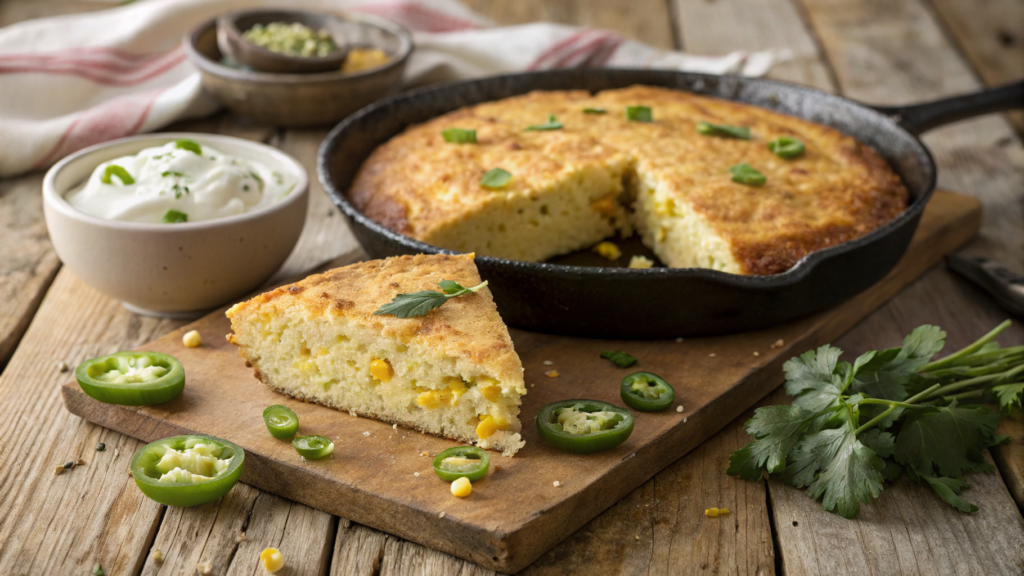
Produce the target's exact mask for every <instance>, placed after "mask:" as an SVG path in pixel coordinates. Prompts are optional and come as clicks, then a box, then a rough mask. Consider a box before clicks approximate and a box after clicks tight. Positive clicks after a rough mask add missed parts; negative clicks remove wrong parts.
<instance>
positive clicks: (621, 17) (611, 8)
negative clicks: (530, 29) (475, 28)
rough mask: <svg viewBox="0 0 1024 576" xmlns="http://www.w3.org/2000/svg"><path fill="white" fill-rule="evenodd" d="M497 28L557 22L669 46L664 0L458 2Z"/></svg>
mask: <svg viewBox="0 0 1024 576" xmlns="http://www.w3.org/2000/svg"><path fill="white" fill-rule="evenodd" d="M462 2H463V3H464V4H466V5H467V6H469V7H470V8H472V9H474V10H476V11H477V12H480V13H481V14H483V15H485V16H487V17H488V18H491V19H492V20H494V21H495V22H497V23H499V24H501V25H512V24H525V23H529V22H540V21H543V22H559V23H562V24H574V25H576V26H586V27H589V28H606V29H609V30H615V31H617V32H620V33H622V34H623V35H625V36H627V37H630V38H639V39H641V40H643V41H644V42H646V43H648V44H651V45H653V46H657V47H658V48H664V49H670V48H672V47H673V39H672V27H671V25H670V22H671V18H670V17H669V13H668V6H667V4H666V3H665V1H664V0H603V1H601V2H593V1H589V0H554V1H552V0H462Z"/></svg>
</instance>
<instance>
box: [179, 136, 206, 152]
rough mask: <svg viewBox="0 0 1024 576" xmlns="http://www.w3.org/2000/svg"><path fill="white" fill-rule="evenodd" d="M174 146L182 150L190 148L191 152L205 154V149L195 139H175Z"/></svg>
mask: <svg viewBox="0 0 1024 576" xmlns="http://www.w3.org/2000/svg"><path fill="white" fill-rule="evenodd" d="M174 147H175V148H178V149H181V150H188V151H189V152H193V153H195V154H196V155H199V156H202V155H203V149H202V148H201V147H200V146H199V144H198V143H197V142H196V141H195V140H185V139H184V138H182V139H181V140H175V141H174Z"/></svg>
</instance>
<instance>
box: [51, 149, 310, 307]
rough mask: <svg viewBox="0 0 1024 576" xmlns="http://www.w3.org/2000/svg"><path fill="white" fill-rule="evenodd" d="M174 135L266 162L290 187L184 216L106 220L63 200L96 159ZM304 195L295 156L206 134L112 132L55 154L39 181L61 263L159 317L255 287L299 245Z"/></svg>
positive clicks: (123, 153) (302, 173) (306, 195)
mask: <svg viewBox="0 0 1024 576" xmlns="http://www.w3.org/2000/svg"><path fill="white" fill-rule="evenodd" d="M178 138H188V139H190V140H195V141H196V142H198V143H199V144H200V145H209V146H212V147H214V148H216V149H218V150H220V151H221V152H223V153H225V154H230V155H233V156H239V157H243V158H248V159H252V160H255V161H257V162H262V163H264V164H266V165H267V166H269V167H271V168H272V169H273V170H276V171H278V172H280V173H282V174H287V175H290V176H292V177H293V178H295V179H296V181H297V184H296V186H295V189H294V190H293V191H292V193H291V194H289V195H288V197H286V198H284V199H283V200H280V201H278V202H274V203H272V204H269V205H267V206H264V207H262V208H259V209H257V210H253V211H252V212H246V213H245V214H239V215H236V216H229V217H226V218H219V219H215V220H207V221H203V222H186V223H182V224H143V223H136V222H121V221H118V220H104V219H102V218H97V217H95V216H90V215H89V214H86V213H84V212H81V211H79V210H77V209H76V208H73V207H72V206H71V205H70V204H68V202H67V201H66V200H65V199H64V195H65V194H67V193H68V192H69V191H71V190H72V189H74V188H75V187H76V186H78V185H80V184H81V183H82V182H84V181H85V180H86V179H87V178H88V177H89V175H90V174H92V172H93V170H94V169H95V168H96V166H98V165H99V164H100V163H101V162H105V161H107V160H112V159H114V158H118V157H120V156H127V155H131V154H136V153H138V152H139V151H140V150H142V149H144V148H149V147H152V146H160V145H163V144H165V143H167V142H169V141H171V140H175V139H178ZM308 199H309V176H308V175H307V174H306V170H305V169H304V168H303V167H302V165H301V164H299V162H298V161H297V160H295V159H294V158H292V157H291V156H289V155H287V154H285V153H283V152H281V151H279V150H277V149H275V148H272V147H270V146H267V145H266V144H261V143H258V142H252V141H249V140H243V139H241V138H232V137H230V136H218V135H212V134H192V133H165V134H146V135H142V136H131V137H128V138H121V139H119V140H112V141H110V142H105V143H103V144H98V145H96V146H92V147H90V148H86V149H84V150H81V151H79V152H76V153H75V154H72V155H70V156H68V157H67V158H65V159H63V160H61V161H60V162H58V163H57V164H56V165H54V166H53V168H50V170H49V172H47V173H46V178H45V179H44V180H43V209H44V212H45V215H46V227H47V229H48V230H49V233H50V240H51V241H52V242H53V247H54V249H55V250H56V251H57V255H58V256H60V259H61V260H63V261H64V265H65V266H67V267H68V268H70V269H71V271H72V272H74V273H75V274H77V275H78V276H79V277H80V278H81V279H82V280H83V281H85V283H86V284H88V285H90V286H92V287H93V288H96V289H97V290H99V291H101V292H104V293H106V294H108V295H110V296H113V297H114V298H117V299H119V300H121V301H123V302H124V305H125V307H127V308H128V309H130V310H132V311H134V312H138V313H141V314H150V315H159V316H179V317H183V316H188V315H194V314H196V313H197V312H200V311H203V310H208V309H210V308H214V307H217V306H220V305H223V304H226V303H228V302H230V301H231V300H232V299H235V298H238V297H239V296H242V295H244V294H246V293H247V292H250V291H252V290H253V289H255V288H257V287H258V286H259V285H260V284H261V283H262V282H263V281H265V280H266V279H267V278H269V277H270V275H271V274H273V273H274V271H275V270H277V269H278V268H279V267H280V266H281V264H282V263H283V262H284V261H285V259H286V258H288V254H290V253H291V251H292V248H294V247H295V243H296V242H297V241H298V239H299V235H300V234H301V233H302V227H303V226H304V225H305V222H306V204H307V202H308Z"/></svg>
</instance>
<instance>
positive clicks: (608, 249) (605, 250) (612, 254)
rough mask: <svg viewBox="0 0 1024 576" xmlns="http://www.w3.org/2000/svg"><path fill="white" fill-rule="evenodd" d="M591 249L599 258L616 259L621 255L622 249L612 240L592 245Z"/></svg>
mask: <svg viewBox="0 0 1024 576" xmlns="http://www.w3.org/2000/svg"><path fill="white" fill-rule="evenodd" d="M593 250H594V252H596V253H597V255H598V256H600V257H601V258H606V259H608V260H618V259H619V256H622V250H620V249H619V247H618V246H617V245H616V244H615V243H614V242H601V243H600V244H598V245H597V246H594V248H593Z"/></svg>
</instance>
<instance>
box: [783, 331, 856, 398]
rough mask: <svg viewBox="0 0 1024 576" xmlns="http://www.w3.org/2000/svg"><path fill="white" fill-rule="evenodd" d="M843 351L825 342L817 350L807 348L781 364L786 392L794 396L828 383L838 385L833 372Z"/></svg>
mask: <svg viewBox="0 0 1024 576" xmlns="http://www.w3.org/2000/svg"><path fill="white" fill-rule="evenodd" d="M842 353H843V351H842V350H840V349H839V348H835V347H833V346H830V345H828V344H825V345H824V346H822V347H821V348H818V350H817V351H815V350H809V351H807V352H804V353H803V354H801V355H800V356H798V357H796V358H791V359H789V360H788V361H786V363H785V364H783V365H782V371H783V372H784V373H785V374H786V393H787V394H789V395H791V396H796V395H797V394H800V393H801V392H803V391H805V390H817V389H820V388H822V387H824V386H828V385H837V386H838V385H839V383H838V382H837V380H836V379H835V378H834V376H833V373H834V372H835V371H836V366H838V365H839V356H840V355H842Z"/></svg>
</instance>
